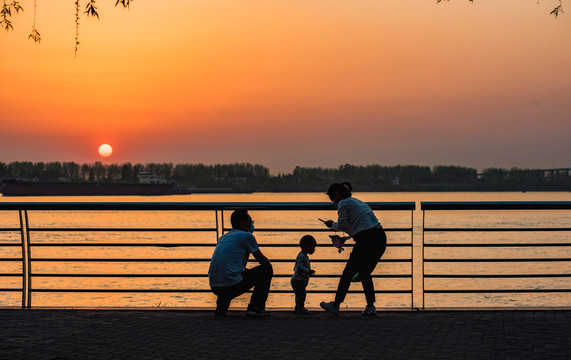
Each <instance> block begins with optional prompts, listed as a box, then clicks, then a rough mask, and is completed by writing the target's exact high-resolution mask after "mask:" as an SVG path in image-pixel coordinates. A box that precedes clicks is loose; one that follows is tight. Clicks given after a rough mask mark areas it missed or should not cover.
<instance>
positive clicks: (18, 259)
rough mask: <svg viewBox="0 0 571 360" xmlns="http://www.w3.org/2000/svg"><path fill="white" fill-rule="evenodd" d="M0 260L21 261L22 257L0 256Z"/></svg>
mask: <svg viewBox="0 0 571 360" xmlns="http://www.w3.org/2000/svg"><path fill="white" fill-rule="evenodd" d="M20 246H21V245H20ZM0 261H22V258H0Z"/></svg>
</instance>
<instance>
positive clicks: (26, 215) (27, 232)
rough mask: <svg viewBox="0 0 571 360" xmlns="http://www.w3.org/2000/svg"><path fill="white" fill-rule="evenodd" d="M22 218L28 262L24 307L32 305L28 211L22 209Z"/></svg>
mask: <svg viewBox="0 0 571 360" xmlns="http://www.w3.org/2000/svg"><path fill="white" fill-rule="evenodd" d="M24 219H25V224H26V248H27V250H28V251H27V254H28V257H27V263H28V287H27V292H28V303H27V305H26V307H27V308H28V309H30V308H31V307H32V247H31V246H30V222H29V221H28V211H27V210H24Z"/></svg>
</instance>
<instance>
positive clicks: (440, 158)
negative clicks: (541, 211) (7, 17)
mask: <svg viewBox="0 0 571 360" xmlns="http://www.w3.org/2000/svg"><path fill="white" fill-rule="evenodd" d="M20 3H21V4H22V6H23V7H24V10H25V12H24V13H23V14H22V13H21V14H19V15H16V16H14V17H13V19H12V22H13V25H14V28H15V30H14V31H10V32H5V31H2V32H0V79H2V84H1V85H0V106H1V108H2V111H1V113H0V125H1V133H0V161H3V162H10V161H15V160H20V161H23V160H28V161H54V160H59V161H76V162H81V163H83V162H93V161H97V160H101V158H100V157H99V156H98V155H97V148H98V147H99V145H100V144H102V143H109V144H111V145H112V146H113V147H114V153H113V155H112V156H111V157H109V158H108V159H105V160H104V161H105V162H119V163H120V162H127V161H130V162H143V163H144V162H151V161H154V162H163V161H164V162H174V163H183V162H184V163H186V162H188V163H198V162H203V163H228V162H252V163H258V164H263V165H266V166H268V167H269V168H270V169H271V170H272V172H274V173H276V172H290V171H291V170H292V169H293V167H294V166H296V165H300V166H327V167H336V166H338V165H341V164H344V163H351V164H373V163H375V164H385V165H393V164H419V165H431V166H432V165H441V164H453V165H463V166H471V167H476V168H480V169H482V168H486V167H492V166H501V167H506V168H511V167H524V168H529V167H532V168H552V167H569V166H570V165H571V164H570V163H569V154H571V141H569V135H570V134H571V119H570V114H571V101H570V99H571V71H569V69H568V67H569V64H571V46H569V45H570V44H571V14H567V13H565V14H563V15H561V16H560V17H559V18H558V19H555V18H554V17H553V16H549V15H548V14H549V12H550V11H551V9H552V8H553V7H554V6H555V3H556V2H555V1H550V0H544V1H541V2H540V4H539V5H538V4H537V2H536V1H535V0H525V1H522V0H509V1H508V0H502V1H485V0H475V2H474V3H473V4H471V3H470V2H469V1H468V0H465V1H463V0H452V1H450V2H443V3H440V4H436V1H422V0H411V1H402V0H386V1H377V0H370V1H369V0H367V1H365V0H362V1H345V0H338V1H332V0H323V1H317V0H312V1H307V0H303V1H301V0H300V1H297V0H291V1H267V0H258V1H230V0H228V1H215V0H204V1H183V0H179V1H172V0H171V1H159V2H157V1H149V0H137V1H134V2H133V4H132V5H131V8H130V10H123V9H121V8H115V7H114V6H113V5H114V3H115V1H114V0H98V1H97V5H98V7H99V13H100V20H97V19H93V18H86V17H85V15H84V14H82V15H81V19H80V29H79V37H80V42H81V44H80V46H79V52H78V54H77V57H75V58H74V53H73V52H74V37H75V24H74V1H72V0H65V1H63V0H62V1H49V2H48V1H42V0H38V7H37V19H36V27H37V29H38V31H39V32H40V33H41V35H42V42H41V43H40V44H34V43H33V42H32V41H31V40H27V36H28V34H29V32H30V29H31V27H32V24H33V1H31V0H21V1H20ZM85 4H86V1H82V9H83V7H84V6H85ZM566 5H571V3H569V4H568V1H564V2H563V6H564V9H565V6H566Z"/></svg>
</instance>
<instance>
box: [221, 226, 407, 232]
mask: <svg viewBox="0 0 571 360" xmlns="http://www.w3.org/2000/svg"><path fill="white" fill-rule="evenodd" d="M230 230H232V228H223V231H224V232H226V231H230ZM383 230H385V231H386V232H398V231H407V232H408V231H412V228H411V227H409V228H383ZM256 232H257V233H258V232H329V233H333V230H331V229H328V228H303V229H298V228H260V229H258V228H256Z"/></svg>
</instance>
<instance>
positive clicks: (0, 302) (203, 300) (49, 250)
mask: <svg viewBox="0 0 571 360" xmlns="http://www.w3.org/2000/svg"><path fill="white" fill-rule="evenodd" d="M354 196H355V197H357V198H359V199H361V200H363V201H371V202H376V201H380V202H401V201H407V202H409V201H410V202H415V203H416V207H417V209H420V202H423V201H571V192H430V193H419V192H414V193H403V192H399V193H355V194H354ZM19 201H26V202H36V201H40V202H43V201H48V202H54V201H56V202H60V201H63V202H75V201H78V202H92V201H105V202H123V201H127V202H133V201H136V202H149V201H150V202H316V201H317V202H325V201H328V199H327V197H326V196H325V195H324V194H321V193H253V194H194V195H171V196H157V197H139V196H128V197H120V196H110V197H41V198H40V197H21V198H17V197H0V202H19ZM376 213H377V216H378V217H379V219H380V221H381V223H382V225H383V226H384V227H385V228H386V229H388V230H390V229H394V228H407V227H411V226H412V227H413V231H412V233H411V232H408V231H388V232H387V235H388V242H389V244H395V245H399V244H400V246H391V247H389V248H388V249H387V252H386V253H385V255H384V256H383V260H387V261H383V262H381V263H380V264H379V266H377V268H376V270H375V273H374V274H375V275H383V276H384V275H388V276H389V277H379V278H375V280H374V282H375V288H376V289H377V290H383V291H384V290H386V291H393V290H399V291H404V293H379V294H377V307H387V308H410V307H422V306H423V305H424V306H426V307H431V308H435V307H436V308H443V307H516V308H517V307H536V306H538V307H540V306H552V307H569V306H571V293H569V292H546V293H543V292H535V293H534V292H529V293H498V292H490V293H452V294H451V293H441V294H433V293H430V294H425V296H424V297H423V292H422V289H423V288H424V289H426V290H458V289H460V290H473V289H492V290H500V289H571V277H569V276H568V274H571V268H570V266H569V261H550V262H546V261H517V262H478V261H474V262H425V263H424V267H423V261H422V256H423V251H422V241H423V240H424V242H425V243H427V244H430V243H432V244H434V243H447V244H450V243H456V244H487V243H489V244H492V243H493V244H498V243H500V244H506V245H507V244H514V243H515V244H522V246H513V245H512V246H505V247H489V248H487V247H453V248H441V247H426V248H425V249H424V256H425V258H426V259H437V258H438V259H442V258H445V259H466V258H469V259H482V258H502V259H506V258H515V259H522V258H533V259H537V258H571V247H570V246H546V247H539V246H532V247H530V246H525V244H526V243H565V244H568V243H570V242H571V236H570V232H569V231H547V232H536V231H531V232H512V231H510V232H505V231H504V232H478V231H474V232H431V233H425V234H424V239H423V236H422V235H423V234H422V222H423V214H422V212H421V211H420V210H416V211H414V212H412V216H411V211H377V212H376ZM251 214H252V217H253V218H254V220H255V225H256V228H257V229H271V228H305V229H309V228H321V227H322V226H323V225H322V224H321V223H320V222H319V221H318V220H317V218H318V217H320V218H325V219H336V214H335V212H334V211H287V212H286V211H265V212H261V211H253V212H251ZM0 215H1V216H0V228H14V227H18V226H19V219H18V213H17V211H0ZM28 215H29V226H30V227H32V228H41V227H51V228H54V227H57V228H63V227H71V228H79V227H84V228H85V227H89V228H92V227H106V228H116V227H132V228H158V227H162V228H181V227H185V228H189V227H194V228H195V227H200V228H213V227H215V223H216V220H215V215H214V211H205V212H198V211H185V212H177V211H164V212H149V211H121V212H118V211H56V212H47V211H30V212H29V213H28ZM229 217H230V213H229V212H228V213H226V212H225V214H224V222H225V226H226V227H230V224H229ZM424 221H425V226H426V227H433V228H434V227H454V228H457V227H484V228H494V227H508V228H514V227H517V228H521V227H527V228H537V227H541V228H550V227H551V228H554V227H570V225H571V211H568V210H567V211H558V210H547V211H535V210H533V211H532V210H514V211H429V212H427V213H426V214H425V216H424ZM305 233H307V232H303V233H302V232H299V233H298V232H272V231H269V232H265V231H257V232H256V233H255V235H256V237H257V239H258V242H259V243H260V246H261V249H262V251H263V253H264V254H265V255H266V256H267V257H268V258H270V260H272V259H280V260H291V261H280V262H278V261H276V262H274V271H275V273H276V274H279V275H283V277H275V278H274V280H273V282H272V289H273V290H290V285H289V278H288V276H289V275H290V274H291V271H292V268H293V259H295V256H296V254H297V252H298V251H299V249H298V248H296V247H276V246H265V245H267V244H273V245H275V244H295V243H297V242H298V240H299V238H300V237H301V236H302V235H304V234H305ZM309 233H312V234H313V235H314V236H315V237H316V238H317V241H318V244H319V245H320V246H319V247H318V248H317V250H316V252H315V254H313V255H312V256H311V260H312V261H313V262H312V268H313V269H314V270H316V272H317V274H318V275H325V276H324V277H315V278H312V279H311V280H310V285H309V288H308V289H310V290H334V289H335V288H336V285H337V280H338V279H337V278H336V277H332V275H339V274H340V273H341V271H342V269H343V266H344V263H343V260H345V259H347V258H348V256H349V253H350V250H351V249H350V248H347V251H344V252H342V253H338V252H337V251H336V250H335V249H334V248H333V247H332V246H329V245H330V241H329V238H328V236H327V235H328V234H329V233H327V232H317V231H315V232H309ZM0 236H1V237H2V238H1V240H0V243H14V244H18V243H19V242H20V241H21V239H20V234H19V232H13V231H11V232H10V231H2V232H0ZM30 241H31V242H32V244H45V243H63V242H65V243H86V242H87V243H98V244H105V243H112V242H120V243H133V244H141V243H167V244H172V243H203V244H215V242H216V233H215V232H213V231H209V232H173V231H167V232H142V231H137V232H128V233H125V232H120V233H118V232H83V231H77V232H69V231H68V232H58V231H47V232H41V231H40V232H32V233H31V235H30ZM411 243H412V244H413V246H412V247H411V246H406V244H411ZM403 244H404V245H403ZM212 251H213V247H211V246H198V247H196V246H195V247H172V246H159V247H155V246H153V247H141V246H129V247H124V246H122V247H112V246H107V247H106V246H90V247H74V246H57V247H47V246H43V247H42V246H37V247H33V249H32V254H31V255H32V257H33V258H34V259H37V258H74V259H76V258H90V259H93V258H96V259H112V258H133V259H135V258H139V259H140V258H161V259H162V258H175V259H181V258H182V259H188V258H200V259H208V258H209V257H210V256H211V254H212ZM20 256H21V249H20V248H19V247H17V246H14V247H0V258H14V257H20ZM407 259H412V261H407ZM320 260H326V261H320ZM330 260H341V261H339V262H328V261H330ZM401 260H402V261H401ZM411 262H412V264H411ZM0 265H1V266H2V270H1V271H0V273H1V274H0V288H19V287H21V286H22V282H21V279H20V278H18V277H13V276H2V275H3V274H8V273H18V272H21V269H22V267H21V262H18V261H4V262H1V263H0ZM207 268H208V262H207V261H198V262H180V261H179V262H170V263H168V262H150V263H144V262H129V261H125V262H120V261H109V262H101V261H98V262H90V261H82V262H75V261H74V262H72V261H68V262H56V261H38V262H34V263H33V265H32V273H33V274H48V273H49V274H54V273H63V274H129V273H131V274H132V273H136V274H205V273H206V272H207ZM423 268H424V273H425V274H452V275H458V274H471V275H473V274H478V275H502V274H566V275H567V276H560V277H531V278H497V277H484V278H426V279H424V283H423V278H422V275H421V274H422V271H423ZM411 272H413V273H414V275H413V276H412V279H411V278H410V277H403V276H402V275H409V274H411ZM32 288H33V289H57V288H60V289H64V288H72V289H140V288H148V289H208V279H207V278H206V277H166V278H160V277H149V278H128V277H127V278H125V277H97V278H86V277H54V276H42V277H34V278H33V283H32ZM351 290H361V285H360V284H353V285H352V287H351ZM406 291H412V295H411V294H410V293H407V292H406ZM248 298H249V296H247V295H246V296H242V297H240V298H238V299H236V300H235V301H234V302H233V306H235V307H244V306H246V304H247V301H248ZM332 298H333V294H327V293H326V294H323V293H310V294H308V297H307V302H306V304H307V306H308V307H310V308H316V307H318V306H319V302H320V301H322V300H328V301H329V300H332ZM214 300H215V299H214V296H213V295H212V294H210V293H200V292H197V293H176V292H175V293H133V292H132V293H105V292H97V293H87V292H85V293H84V292H74V293H67V292H34V293H33V295H32V305H33V306H64V307H130V306H137V307H165V308H169V307H190V308H194V307H199V308H202V307H212V306H213V305H214ZM20 304H21V294H20V293H18V292H0V306H2V307H12V306H14V307H18V306H20ZM363 304H364V295H363V294H361V293H356V294H349V295H348V297H347V300H346V302H345V303H344V306H347V307H349V308H355V307H362V306H363ZM268 306H269V307H270V308H290V307H292V306H293V294H289V293H272V294H270V297H269V300H268Z"/></svg>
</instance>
